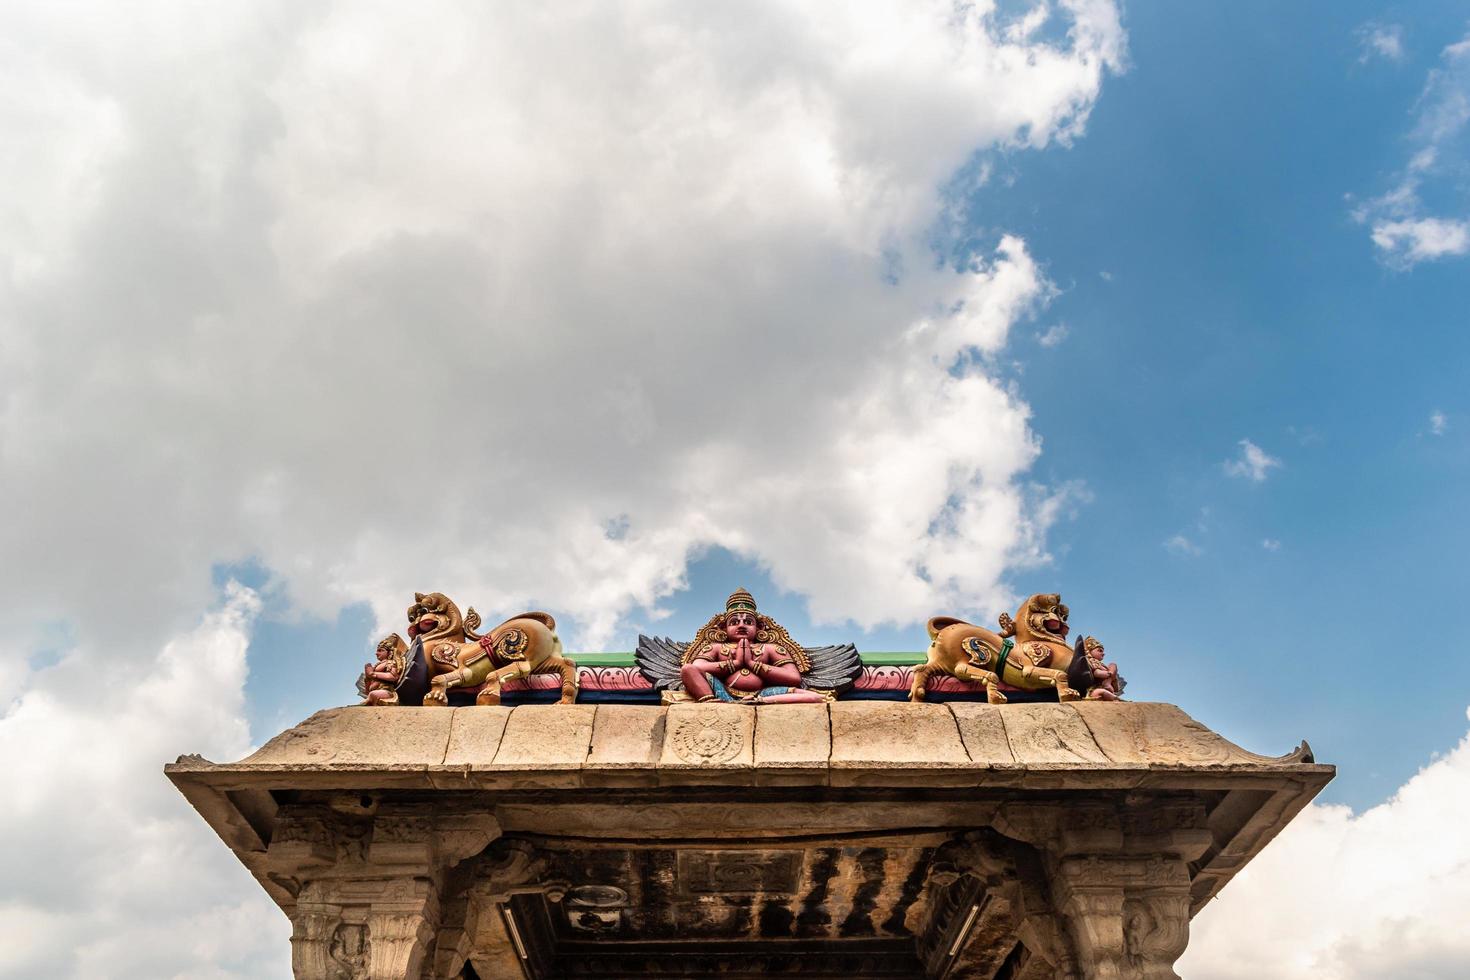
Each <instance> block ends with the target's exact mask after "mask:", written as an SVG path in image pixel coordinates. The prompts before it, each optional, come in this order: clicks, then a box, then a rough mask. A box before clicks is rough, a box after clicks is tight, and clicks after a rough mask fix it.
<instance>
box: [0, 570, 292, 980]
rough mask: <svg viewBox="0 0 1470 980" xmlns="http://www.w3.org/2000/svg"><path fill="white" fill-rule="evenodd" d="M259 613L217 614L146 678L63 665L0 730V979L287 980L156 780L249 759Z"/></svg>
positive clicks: (231, 875)
mask: <svg viewBox="0 0 1470 980" xmlns="http://www.w3.org/2000/svg"><path fill="white" fill-rule="evenodd" d="M259 610H260V599H259V597H258V596H257V595H256V594H255V593H254V592H252V591H251V590H249V589H246V588H243V587H241V586H238V585H235V584H234V583H231V584H230V585H229V586H228V587H227V588H226V590H225V596H224V600H223V602H222V604H221V606H220V608H218V609H216V610H215V611H213V612H211V613H210V614H208V615H207V616H206V617H205V618H204V619H203V621H202V622H201V623H200V624H199V625H198V626H197V627H196V628H195V629H193V630H191V631H189V632H188V633H185V634H183V635H181V636H179V637H177V638H175V639H174V640H172V641H171V642H169V643H168V644H167V645H165V646H164V648H163V649H162V650H161V651H160V652H158V654H157V655H156V656H155V657H154V658H153V659H152V660H151V661H149V662H146V663H140V664H132V665H128V664H118V663H117V661H116V660H115V659H114V658H113V657H112V656H111V655H110V652H109V651H108V650H106V649H105V648H89V649H87V650H78V651H74V652H73V654H72V655H70V656H68V657H66V658H65V659H64V660H63V661H62V662H61V664H59V665H58V666H57V667H56V668H55V671H56V672H57V673H58V674H59V675H60V676H63V677H66V678H70V679H71V683H70V684H69V685H68V686H66V687H63V688H58V689H52V690H46V689H39V690H32V691H29V692H27V693H25V694H22V695H21V696H20V697H19V698H18V699H17V700H16V701H15V702H14V703H12V704H11V705H10V706H9V707H8V709H7V711H6V712H5V714H4V716H3V717H0V768H3V769H4V771H5V772H6V774H7V778H8V779H9V780H10V782H9V788H8V790H7V791H6V793H5V794H4V795H3V797H0V827H4V828H5V832H4V834H3V835H0V865H3V866H4V867H5V869H6V874H5V880H6V886H5V889H4V893H3V896H0V948H4V949H5V956H4V957H0V977H3V978H11V977H14V978H17V980H18V978H23V977H36V976H51V977H62V976H75V977H120V976H136V977H163V976H189V977H236V976H239V977H244V976H271V975H280V974H281V973H282V972H285V971H288V970H289V967H287V965H286V963H285V962H284V960H285V957H286V954H287V952H288V949H289V946H288V936H289V929H288V928H287V925H286V920H285V917H284V916H283V915H281V913H280V910H279V909H277V908H276V907H275V905H274V903H272V902H271V901H270V900H269V899H267V898H266V897H265V895H264V893H263V892H261V891H260V889H259V886H258V885H256V884H255V882H254V880H253V879H252V878H251V877H250V876H249V874H248V873H247V872H246V871H245V870H244V868H243V867H241V866H240V865H239V863H238V862H237V861H236V860H235V858H234V855H233V854H231V853H230V851H229V850H228V849H227V848H225V847H224V846H223V845H221V844H220V842H219V841H218V840H217V839H216V838H215V836H214V834H213V832H211V831H210V830H209V828H208V827H207V826H205V824H204V822H203V821H201V820H200V819H199V818H198V816H197V815H196V814H195V813H194V812H193V811H192V810H190V809H189V807H188V806H187V805H186V804H183V802H182V800H181V798H180V797H179V795H178V793H177V792H176V791H175V790H174V788H173V787H172V786H171V785H170V784H169V783H168V782H167V781H166V780H165V779H164V778H163V775H162V772H161V768H162V765H163V763H164V762H166V761H170V760H172V759H173V758H174V757H176V756H177V755H179V754H180V753H182V752H185V751H198V752H202V753H204V754H206V755H208V756H211V757H213V758H216V759H236V758H240V757H241V756H243V755H244V754H246V753H247V752H248V751H249V750H250V742H249V738H248V734H247V732H246V728H245V724H244V722H243V721H242V720H241V712H242V709H243V702H244V688H243V685H244V681H245V654H246V648H247V645H248V643H249V636H250V630H251V627H252V624H253V622H254V620H255V617H256V616H257V614H258V613H259Z"/></svg>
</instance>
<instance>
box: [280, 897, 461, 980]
mask: <svg viewBox="0 0 1470 980" xmlns="http://www.w3.org/2000/svg"><path fill="white" fill-rule="evenodd" d="M438 903H439V896H438V889H437V887H436V886H435V885H434V883H433V882H431V881H429V880H428V879H425V878H329V879H325V880H318V881H311V882H308V883H307V884H306V885H305V886H303V888H302V890H301V894H300V895H299V896H298V897H297V902H296V908H295V910H294V911H293V913H292V915H291V925H292V934H291V967H292V970H293V972H294V974H295V976H296V978H297V980H402V978H404V977H416V976H418V975H419V971H420V970H421V969H422V967H423V962H424V957H425V954H426V953H427V951H428V947H429V944H430V943H431V942H432V940H433V938H434V931H435V929H436V927H437V925H438V918H439V908H438Z"/></svg>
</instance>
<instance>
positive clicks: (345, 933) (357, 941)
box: [267, 801, 499, 980]
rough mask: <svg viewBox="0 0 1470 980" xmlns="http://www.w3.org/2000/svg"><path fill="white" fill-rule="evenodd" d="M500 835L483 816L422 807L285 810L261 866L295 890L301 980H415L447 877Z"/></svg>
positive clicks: (424, 963)
mask: <svg viewBox="0 0 1470 980" xmlns="http://www.w3.org/2000/svg"><path fill="white" fill-rule="evenodd" d="M497 836H499V826H498V825H497V824H496V822H495V820H494V819H493V818H492V817H490V816H488V815H484V814H434V813H432V812H430V811H429V810H428V809H427V808H425V807H389V806H383V807H381V808H380V807H377V806H375V805H372V804H371V801H369V805H366V806H363V807H361V810H360V811H354V810H352V809H346V808H344V809H334V808H332V807H329V806H293V807H288V808H283V812H282V814H281V816H280V820H279V822H278V824H277V830H276V833H275V834H274V835H273V838H272V840H271V844H270V847H269V849H268V850H267V859H268V861H269V863H270V866H271V868H272V877H273V878H274V879H275V880H277V881H278V882H280V883H282V884H283V886H285V887H287V888H289V889H291V890H294V891H295V893H296V903H295V907H294V909H292V910H290V915H291V925H292V935H291V965H292V970H293V972H294V974H295V976H296V978H297V980H420V978H421V977H423V976H424V975H425V971H426V969H427V970H428V973H429V975H430V976H431V977H432V975H433V973H434V970H433V969H432V964H430V962H429V954H430V952H431V951H432V949H433V948H434V944H435V939H436V936H437V933H438V929H439V923H440V894H441V891H442V889H443V887H444V883H445V877H446V874H447V872H448V871H449V869H451V868H452V867H453V866H454V865H455V864H457V863H459V862H460V861H461V860H463V859H464V858H466V857H468V856H469V855H471V854H476V853H479V852H480V851H481V850H483V849H484V848H485V847H486V846H487V845H489V843H490V842H491V841H492V840H494V839H495V837H497Z"/></svg>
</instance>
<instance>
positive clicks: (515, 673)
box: [408, 592, 577, 705]
mask: <svg viewBox="0 0 1470 980" xmlns="http://www.w3.org/2000/svg"><path fill="white" fill-rule="evenodd" d="M479 625H480V615H479V613H477V612H475V610H474V608H473V607H471V608H470V610H469V615H468V616H461V615H460V612H459V607H458V606H456V605H455V604H454V603H453V602H451V601H450V600H449V598H448V597H447V596H445V595H444V594H443V593H442V592H430V593H428V594H425V593H422V592H415V593H414V604H413V605H412V606H409V607H408V635H409V636H410V637H413V638H417V639H418V640H419V642H421V643H422V644H423V650H424V657H425V659H426V661H427V663H428V667H429V692H428V693H427V694H425V695H424V704H426V705H447V704H448V703H449V689H450V688H451V687H477V686H480V685H484V686H483V687H481V689H480V693H479V694H477V695H476V696H475V704H499V703H500V688H501V685H502V684H504V683H505V682H506V681H508V680H512V679H514V678H517V677H524V676H526V675H527V674H560V675H561V701H560V702H559V703H560V704H571V703H572V702H573V701H575V700H576V699H577V665H576V664H574V663H572V661H570V660H568V659H567V658H566V657H564V656H562V648H561V639H560V638H559V637H557V635H556V620H555V619H553V618H552V617H551V615H550V614H549V613H544V612H527V613H521V614H520V615H519V616H513V617H512V618H510V619H507V620H506V621H505V622H503V623H501V624H500V625H499V626H497V627H495V628H494V629H492V630H490V631H489V632H488V633H484V634H481V633H476V632H475V630H476V629H477V628H478V627H479Z"/></svg>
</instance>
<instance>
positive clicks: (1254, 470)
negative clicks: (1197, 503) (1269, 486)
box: [1223, 439, 1282, 483]
mask: <svg viewBox="0 0 1470 980" xmlns="http://www.w3.org/2000/svg"><path fill="white" fill-rule="evenodd" d="M1223 465H1224V467H1225V472H1226V473H1227V474H1229V475H1230V476H1238V477H1241V478H1243V479H1246V480H1250V481H1251V482H1252V483H1261V482H1263V481H1264V480H1265V479H1266V477H1267V475H1269V474H1270V472H1271V470H1273V469H1277V468H1279V467H1280V466H1281V465H1282V463H1281V460H1279V459H1277V458H1276V457H1275V456H1272V455H1270V454H1268V453H1267V452H1266V451H1265V450H1264V449H1262V448H1261V447H1260V446H1257V445H1256V444H1255V443H1253V442H1251V441H1250V440H1249V439H1242V440H1240V455H1239V456H1238V457H1236V458H1235V459H1227V460H1226V461H1225V463H1224V464H1223Z"/></svg>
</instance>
